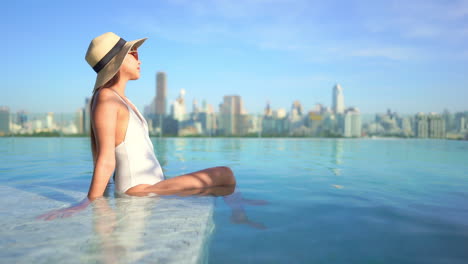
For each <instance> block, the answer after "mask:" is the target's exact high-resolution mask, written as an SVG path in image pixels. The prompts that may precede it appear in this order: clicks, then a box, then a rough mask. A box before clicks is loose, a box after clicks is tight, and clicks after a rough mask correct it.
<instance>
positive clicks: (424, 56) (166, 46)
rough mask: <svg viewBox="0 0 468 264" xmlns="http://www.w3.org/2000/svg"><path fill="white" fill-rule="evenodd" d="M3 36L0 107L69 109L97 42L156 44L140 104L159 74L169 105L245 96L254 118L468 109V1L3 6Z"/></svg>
mask: <svg viewBox="0 0 468 264" xmlns="http://www.w3.org/2000/svg"><path fill="white" fill-rule="evenodd" d="M2 10H3V12H2V16H1V17H0V21H1V23H0V29H1V33H2V34H1V36H2V42H3V43H5V44H6V46H4V49H3V55H2V57H3V58H6V60H4V61H3V63H1V64H0V73H1V77H2V78H1V79H2V82H1V84H0V89H1V93H0V105H6V106H9V107H10V109H11V110H12V111H17V110H20V109H24V110H27V111H30V112H48V111H54V112H74V111H76V109H77V108H79V107H82V106H83V105H84V99H85V97H87V96H90V94H91V91H92V88H93V85H94V81H95V76H96V74H95V73H94V71H93V70H92V69H91V67H90V66H89V65H88V64H87V63H86V61H85V59H84V56H85V53H86V50H87V48H88V45H89V43H90V41H91V39H93V38H94V37H96V36H98V35H101V34H103V33H105V32H109V31H112V32H115V33H116V34H118V35H119V36H121V37H123V38H124V39H126V40H133V39H137V38H141V37H148V38H149V39H148V40H147V41H146V42H145V43H144V45H143V46H142V47H141V48H140V49H139V51H140V58H141V60H142V65H141V67H142V71H141V73H142V74H141V78H140V80H137V81H132V82H129V84H128V86H127V91H126V94H127V96H128V97H129V98H130V100H132V101H133V102H134V103H135V104H136V106H137V107H138V108H139V109H140V110H141V111H143V107H144V106H145V105H147V104H149V103H150V100H151V99H152V98H153V97H154V96H155V76H156V72H157V71H165V72H166V73H167V76H168V80H167V81H168V103H170V102H172V101H173V100H174V99H175V98H176V97H177V95H178V93H179V90H180V89H182V88H183V89H185V90H186V103H187V109H189V110H191V109H192V106H191V104H192V100H193V99H194V98H195V99H197V100H198V102H199V103H201V101H202V100H206V101H207V103H209V104H212V105H213V106H214V107H215V109H216V111H217V110H218V105H219V104H220V103H221V101H222V97H223V95H232V94H237V95H240V96H242V98H243V101H244V107H245V108H246V110H247V111H248V112H250V113H252V112H254V113H260V112H262V111H263V109H264V107H265V104H266V102H267V101H270V103H271V106H272V108H273V109H277V108H286V109H287V110H288V111H289V109H290V107H291V104H292V102H293V101H294V100H299V101H300V102H301V103H302V105H303V107H304V108H305V110H309V109H311V108H312V107H313V106H314V104H315V103H323V104H325V105H327V106H330V105H331V94H332V87H333V85H334V84H335V83H340V84H341V85H342V87H343V91H344V95H345V105H346V106H356V107H358V108H359V109H360V110H361V112H363V113H375V112H384V111H386V109H387V108H391V109H392V110H395V111H398V112H400V113H414V112H419V111H422V112H430V111H434V112H440V111H442V110H443V109H444V108H448V109H449V110H450V111H452V112H453V111H461V110H468V105H467V102H468V45H467V44H468V1H427V0H426V1H419V0H417V1H415V0H412V1H388V0H387V1H374V0H367V1H305V0H297V1H296V0H284V1H283V0H249V1H246V0H232V1H230V0H229V1H227V0H218V1H216V0H212V1H194V0H171V1H135V2H131V1H115V0H114V1H16V0H15V1H7V2H5V3H2Z"/></svg>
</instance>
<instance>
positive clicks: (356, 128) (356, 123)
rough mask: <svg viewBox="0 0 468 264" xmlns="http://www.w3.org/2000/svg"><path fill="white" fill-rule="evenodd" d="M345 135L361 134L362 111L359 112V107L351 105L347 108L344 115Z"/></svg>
mask: <svg viewBox="0 0 468 264" xmlns="http://www.w3.org/2000/svg"><path fill="white" fill-rule="evenodd" d="M344 136H345V137H360V136H361V113H360V112H359V109H357V108H355V107H350V108H348V109H346V112H345V115H344Z"/></svg>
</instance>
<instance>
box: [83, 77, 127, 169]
mask: <svg viewBox="0 0 468 264" xmlns="http://www.w3.org/2000/svg"><path fill="white" fill-rule="evenodd" d="M119 79H120V71H118V72H117V73H116V74H115V75H114V77H112V78H111V79H110V80H109V81H108V82H106V83H105V84H104V85H103V86H100V87H98V88H96V89H95V90H94V92H93V96H92V97H91V101H90V102H89V104H90V105H89V111H90V114H89V117H90V118H89V127H90V134H89V136H90V139H91V152H92V154H93V164H94V166H96V161H97V144H96V136H95V134H94V126H93V111H92V108H93V105H94V99H95V96H96V94H97V92H98V91H100V90H101V89H102V88H109V87H112V86H113V85H115V84H116V83H117V82H118V81H119Z"/></svg>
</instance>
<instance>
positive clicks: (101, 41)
mask: <svg viewBox="0 0 468 264" xmlns="http://www.w3.org/2000/svg"><path fill="white" fill-rule="evenodd" d="M146 39H147V38H142V39H137V40H133V41H125V40H124V39H123V38H121V37H119V36H117V35H116V34H114V33H112V32H107V33H104V34H102V35H100V36H99V37H96V38H94V39H93V40H92V41H91V43H90V44H89V47H88V51H87V52H86V61H87V62H88V64H89V65H90V66H91V68H93V70H94V71H95V72H96V73H97V77H96V83H95V84H94V90H93V91H95V90H96V88H98V87H100V86H102V85H104V84H105V83H106V82H108V81H109V80H110V79H111V78H112V77H114V75H115V74H116V73H117V72H118V71H119V68H120V66H121V65H122V62H123V60H124V59H125V56H126V55H127V53H128V52H129V51H130V50H131V49H132V48H135V49H136V48H138V47H139V46H140V45H141V44H143V42H145V40H146Z"/></svg>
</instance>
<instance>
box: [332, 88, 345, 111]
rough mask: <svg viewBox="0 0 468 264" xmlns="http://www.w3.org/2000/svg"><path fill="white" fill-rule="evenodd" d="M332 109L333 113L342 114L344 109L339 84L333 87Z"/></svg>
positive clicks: (341, 90)
mask: <svg viewBox="0 0 468 264" xmlns="http://www.w3.org/2000/svg"><path fill="white" fill-rule="evenodd" d="M332 110H333V113H335V114H343V113H344V111H345V104H344V95H343V89H342V88H341V85H339V84H336V85H335V87H333V102H332Z"/></svg>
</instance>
